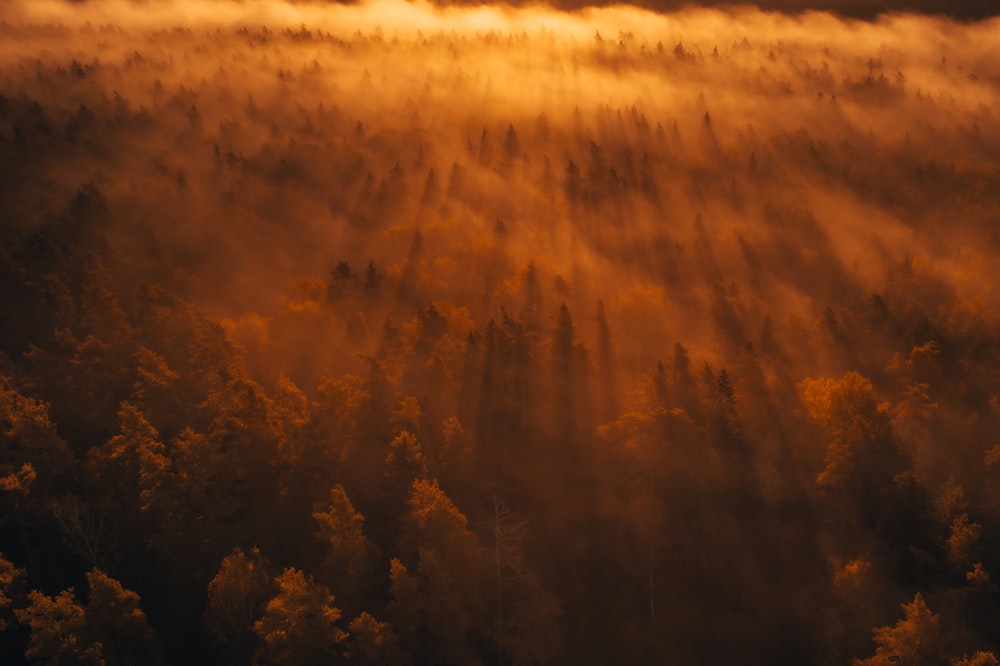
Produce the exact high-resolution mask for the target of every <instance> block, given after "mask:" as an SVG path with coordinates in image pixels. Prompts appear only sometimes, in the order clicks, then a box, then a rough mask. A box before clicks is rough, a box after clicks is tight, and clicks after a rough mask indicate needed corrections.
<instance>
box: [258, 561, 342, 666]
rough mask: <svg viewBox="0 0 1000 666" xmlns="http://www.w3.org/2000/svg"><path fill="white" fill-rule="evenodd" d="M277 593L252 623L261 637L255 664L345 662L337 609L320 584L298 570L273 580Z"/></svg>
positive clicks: (279, 665) (308, 665)
mask: <svg viewBox="0 0 1000 666" xmlns="http://www.w3.org/2000/svg"><path fill="white" fill-rule="evenodd" d="M275 584H276V585H277V589H278V592H277V594H276V595H275V596H274V597H273V598H272V599H271V600H270V601H268V602H267V606H266V607H265V610H264V615H263V617H261V618H260V619H259V620H257V622H255V623H254V631H255V632H256V634H257V636H258V637H259V638H260V643H259V644H258V646H257V653H256V654H257V659H256V661H257V662H258V663H260V664H262V665H266V666H328V665H330V664H337V663H342V662H344V660H345V655H344V640H345V639H346V638H347V634H346V633H345V632H344V631H343V630H342V629H341V628H340V627H339V626H338V621H339V620H340V609H339V608H337V607H336V606H334V598H333V595H332V594H330V590H329V589H327V588H326V587H325V586H323V585H318V584H317V583H316V582H315V581H314V580H313V579H312V578H311V577H309V576H306V575H305V574H304V573H303V572H302V571H300V570H299V569H294V568H288V569H285V571H284V573H282V574H281V575H280V576H278V577H277V578H276V579H275Z"/></svg>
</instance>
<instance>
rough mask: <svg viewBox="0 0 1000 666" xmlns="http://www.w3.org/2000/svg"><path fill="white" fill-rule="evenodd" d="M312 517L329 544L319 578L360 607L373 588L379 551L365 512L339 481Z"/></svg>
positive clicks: (344, 600) (348, 603) (322, 540)
mask: <svg viewBox="0 0 1000 666" xmlns="http://www.w3.org/2000/svg"><path fill="white" fill-rule="evenodd" d="M313 518H314V519H315V520H316V522H317V523H318V525H319V531H318V532H316V538H317V539H318V540H319V541H320V543H323V544H325V545H326V557H325V558H324V559H323V562H322V564H320V568H319V572H318V577H319V579H320V580H321V581H323V582H325V583H328V584H329V585H330V586H331V587H333V588H334V589H336V590H337V591H338V593H339V595H340V600H341V603H342V604H344V605H346V606H347V607H348V609H350V608H352V607H353V608H357V607H360V605H361V604H362V603H363V601H364V600H365V597H366V594H365V593H366V592H368V591H369V588H370V583H371V580H372V577H373V576H372V575H373V573H374V563H375V555H376V548H375V546H374V544H372V543H371V542H370V541H369V540H368V538H367V537H366V536H365V534H364V525H365V519H364V516H362V515H361V514H360V513H359V512H358V511H357V510H355V508H354V505H353V504H351V500H350V498H348V496H347V492H346V491H345V490H344V487H343V486H341V485H339V484H338V485H336V486H334V487H333V489H332V490H331V491H330V503H329V504H328V505H327V506H326V508H325V509H324V510H323V511H317V512H316V513H314V514H313Z"/></svg>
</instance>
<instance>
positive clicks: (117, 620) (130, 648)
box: [86, 569, 162, 666]
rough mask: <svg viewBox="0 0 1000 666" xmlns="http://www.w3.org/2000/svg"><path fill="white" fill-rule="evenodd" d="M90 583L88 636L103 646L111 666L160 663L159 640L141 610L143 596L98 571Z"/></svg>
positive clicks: (91, 575) (108, 664) (93, 574)
mask: <svg viewBox="0 0 1000 666" xmlns="http://www.w3.org/2000/svg"><path fill="white" fill-rule="evenodd" d="M87 584H88V586H89V589H90V593H89V595H88V599H87V611H86V620H87V621H86V626H87V633H88V635H89V637H90V640H92V641H93V643H94V645H99V646H101V648H102V649H101V653H102V655H103V657H104V661H105V663H106V664H107V666H131V665H132V664H148V665H149V666H154V665H155V664H158V663H160V662H161V661H162V658H161V653H160V646H159V641H158V640H157V637H156V634H155V633H154V632H153V629H152V628H151V627H150V626H149V623H148V622H147V621H146V614H145V613H143V611H142V609H141V608H140V607H139V595H138V594H136V593H135V592H133V591H131V590H127V589H125V588H124V587H122V584H121V583H119V582H118V581H117V580H115V579H114V578H111V577H110V576H108V575H107V574H105V573H104V572H103V571H100V570H98V569H94V570H93V571H90V572H89V573H88V574H87Z"/></svg>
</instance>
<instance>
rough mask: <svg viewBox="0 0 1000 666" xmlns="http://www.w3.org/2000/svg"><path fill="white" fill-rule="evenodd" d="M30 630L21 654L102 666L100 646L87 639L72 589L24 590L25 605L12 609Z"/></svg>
mask: <svg viewBox="0 0 1000 666" xmlns="http://www.w3.org/2000/svg"><path fill="white" fill-rule="evenodd" d="M15 614H16V615H17V619H18V621H19V622H21V624H23V625H26V626H27V627H28V629H29V630H30V632H31V635H30V637H29V639H28V647H27V649H26V650H25V652H24V656H25V657H27V658H28V659H31V660H33V661H36V662H37V663H42V664H48V665H51V666H63V665H65V666H71V665H72V666H83V665H88V666H105V661H104V659H103V657H102V656H101V646H100V645H94V644H92V643H89V642H88V641H87V639H86V636H85V633H86V628H85V621H86V618H85V615H84V610H83V607H82V606H81V605H80V604H78V603H77V602H76V600H75V599H74V598H73V590H72V589H69V590H64V591H62V592H60V593H59V595H58V596H56V597H49V596H47V595H45V594H43V593H41V592H39V591H38V590H32V591H31V592H30V593H29V594H28V606H27V607H26V608H24V609H20V610H17V611H15Z"/></svg>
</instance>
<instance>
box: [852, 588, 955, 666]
mask: <svg viewBox="0 0 1000 666" xmlns="http://www.w3.org/2000/svg"><path fill="white" fill-rule="evenodd" d="M902 608H903V612H904V614H905V616H904V617H903V618H902V619H901V620H899V621H898V622H897V623H896V624H895V626H891V627H888V626H887V627H879V628H878V629H876V630H875V631H874V640H875V643H876V645H877V646H878V647H877V648H876V649H875V655H874V656H872V657H868V658H867V659H856V660H855V661H854V666H889V665H890V664H892V665H894V666H933V665H935V664H944V663H945V660H944V652H943V648H942V644H941V627H940V623H939V621H938V616H937V615H936V614H934V613H932V612H931V610H930V609H929V608H928V607H927V604H926V603H925V602H924V598H923V597H922V596H921V595H920V594H917V595H916V596H914V597H913V601H912V602H910V603H908V604H903V606H902Z"/></svg>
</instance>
